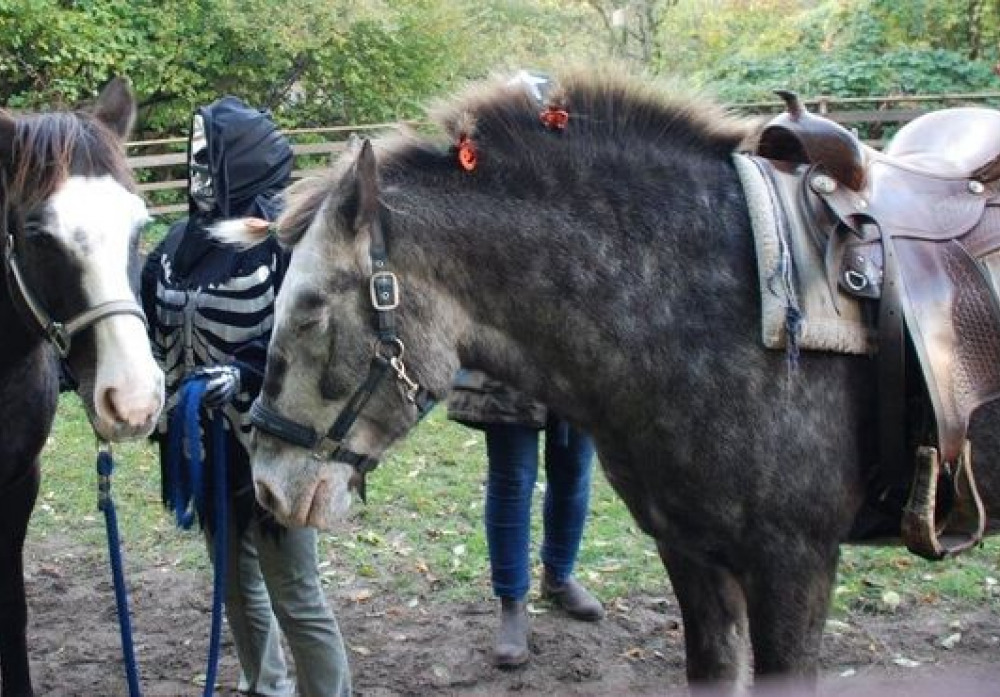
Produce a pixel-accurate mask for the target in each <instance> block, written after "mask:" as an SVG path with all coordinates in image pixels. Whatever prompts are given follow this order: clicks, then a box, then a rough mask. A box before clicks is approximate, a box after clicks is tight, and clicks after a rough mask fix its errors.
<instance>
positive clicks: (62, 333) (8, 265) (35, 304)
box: [0, 211, 146, 359]
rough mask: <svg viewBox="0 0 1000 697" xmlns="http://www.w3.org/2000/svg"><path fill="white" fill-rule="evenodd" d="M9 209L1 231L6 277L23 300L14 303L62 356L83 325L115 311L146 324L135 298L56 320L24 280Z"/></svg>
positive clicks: (9, 288)
mask: <svg viewBox="0 0 1000 697" xmlns="http://www.w3.org/2000/svg"><path fill="white" fill-rule="evenodd" d="M7 222H8V220H7V211H5V212H4V230H3V232H2V235H0V246H2V247H3V265H4V280H5V281H6V283H7V291H8V293H10V296H11V299H12V300H13V299H14V298H15V297H20V298H21V301H22V302H21V303H17V302H15V303H14V305H15V307H17V308H18V310H19V311H20V312H21V315H22V317H23V318H24V321H25V323H26V324H27V325H28V326H29V327H32V328H34V329H36V330H37V331H38V332H39V333H40V334H41V335H42V337H44V338H45V339H46V340H47V341H48V342H49V343H50V344H52V346H53V347H54V348H55V350H56V351H57V352H58V353H59V356H60V358H63V359H65V358H66V357H67V356H69V352H70V349H71V347H72V341H73V337H74V336H75V335H76V334H79V333H80V332H82V331H83V330H84V329H87V328H89V327H92V326H93V325H95V324H97V323H98V322H100V321H101V320H103V319H107V318H108V317H112V316H114V315H135V316H136V317H138V318H139V319H141V320H142V323H143V324H146V315H145V313H144V312H143V311H142V307H140V306H139V304H138V303H137V302H136V301H135V300H132V299H129V300H109V301H107V302H103V303H100V304H98V305H95V306H94V307H89V308H87V309H86V310H84V311H83V312H80V313H79V314H77V315H76V316H75V317H71V318H69V319H67V320H56V319H53V318H52V315H50V314H49V313H48V311H46V309H45V307H44V306H43V305H42V304H41V302H39V300H38V298H37V297H36V295H35V294H34V293H33V292H32V291H31V288H30V287H29V286H28V284H27V282H26V281H25V278H24V274H23V273H22V272H21V266H20V265H19V264H18V262H17V252H16V250H15V249H14V236H13V235H12V234H11V233H10V232H9V231H8V230H7Z"/></svg>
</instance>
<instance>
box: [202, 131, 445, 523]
mask: <svg viewBox="0 0 1000 697" xmlns="http://www.w3.org/2000/svg"><path fill="white" fill-rule="evenodd" d="M356 153H357V154H356V157H353V155H354V153H351V154H349V155H348V156H346V157H345V158H344V159H343V160H342V161H341V163H340V166H339V167H338V168H336V169H335V170H334V172H333V173H332V174H331V176H330V177H322V178H315V179H312V180H304V181H302V182H299V183H298V184H296V185H294V186H293V187H292V188H291V189H290V191H289V193H288V206H287V208H286V210H285V213H284V214H283V216H282V217H281V218H280V219H279V221H278V235H279V237H280V239H281V240H282V241H283V242H284V243H285V244H290V245H293V253H292V255H291V262H290V265H289V268H288V271H287V273H286V275H285V280H284V283H283V285H282V287H281V290H280V292H279V294H278V298H277V303H276V309H275V312H276V317H275V324H274V332H273V334H272V338H271V345H270V348H269V351H268V359H267V369H266V374H265V378H264V386H263V390H262V393H261V396H260V398H259V399H258V400H257V402H256V403H255V404H254V408H253V411H252V412H251V416H252V418H253V422H254V425H255V426H256V430H255V434H254V445H253V454H252V460H253V474H254V482H255V486H256V491H257V498H258V500H259V501H260V502H261V504H262V505H264V506H265V507H266V508H268V509H269V510H271V511H272V512H273V513H274V514H275V516H276V517H277V518H278V519H279V520H280V521H282V522H284V523H287V524H292V525H308V526H314V527H319V528H328V527H330V526H331V525H332V524H333V523H334V521H335V520H336V519H337V518H339V517H340V516H341V515H342V514H343V513H344V512H345V511H346V510H347V508H348V507H349V505H350V502H351V498H352V497H351V493H352V491H357V492H358V493H360V494H361V495H362V497H363V496H364V476H365V474H366V473H367V471H368V470H370V469H371V468H372V467H374V466H375V464H376V463H377V462H378V459H379V458H380V457H381V455H382V454H383V453H384V451H385V450H386V449H387V448H388V447H389V445H390V444H392V443H393V442H394V441H396V440H397V439H399V438H400V437H402V436H403V435H404V434H405V433H406V432H407V431H408V430H409V429H410V428H411V427H412V426H413V425H414V424H416V422H417V421H418V420H419V418H420V416H421V415H422V414H423V413H425V411H426V410H427V409H429V407H430V406H431V405H432V404H433V399H432V398H431V396H430V395H431V390H428V389H426V388H425V387H426V386H429V385H430V384H434V385H435V389H433V392H435V393H440V392H443V391H444V389H446V387H447V385H448V383H449V382H450V378H451V377H452V376H453V375H454V372H455V369H456V367H457V365H456V362H453V361H451V360H450V359H448V358H445V359H444V360H442V355H443V352H441V351H434V350H430V349H431V347H432V346H434V345H435V342H437V341H441V339H440V338H437V339H435V338H434V337H431V336H429V335H428V330H427V327H426V326H423V327H420V328H418V327H417V326H416V325H417V324H418V322H417V321H416V318H415V315H416V314H423V310H424V309H425V308H426V307H427V305H426V303H427V300H426V298H422V297H419V296H421V295H423V293H422V292H420V291H416V290H415V285H410V283H411V280H412V279H411V278H408V277H407V276H406V271H407V269H406V268H404V264H403V263H402V257H401V255H398V256H397V252H398V251H399V247H398V246H397V245H394V244H393V242H394V240H393V239H391V238H390V239H389V240H388V242H389V245H388V250H387V248H386V239H385V237H384V236H383V230H382V225H383V224H384V221H385V220H386V219H387V218H386V215H385V213H386V212H385V211H384V210H382V211H381V214H380V204H379V190H378V186H379V184H378V177H377V174H376V166H375V156H374V152H373V149H372V145H371V143H370V142H368V141H364V143H363V144H361V145H360V146H359V147H358V148H356ZM216 234H217V236H219V237H221V238H222V239H228V240H230V241H233V240H234V239H235V240H241V241H243V242H247V241H252V240H253V239H254V238H255V235H256V236H257V237H258V238H259V236H261V235H266V234H267V231H266V228H264V227H258V228H257V229H256V231H253V230H251V229H249V228H246V227H241V226H238V225H237V226H232V227H227V226H223V227H220V228H219V229H218V230H216ZM387 236H388V235H387ZM394 262H395V263H394ZM392 269H397V270H399V271H400V278H401V279H402V280H397V278H396V276H395V274H394V273H393V271H392ZM414 283H416V281H414ZM404 285H405V287H403V286H404ZM408 293H409V294H408ZM408 320H409V321H408ZM420 324H424V323H420ZM438 348H439V347H438ZM431 354H434V356H436V357H432V355H431ZM418 364H419V365H418Z"/></svg>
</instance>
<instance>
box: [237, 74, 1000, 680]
mask: <svg viewBox="0 0 1000 697" xmlns="http://www.w3.org/2000/svg"><path fill="white" fill-rule="evenodd" d="M560 85H561V89H562V90H563V99H564V102H563V103H564V104H565V105H566V111H567V112H568V122H566V123H565V127H560V125H559V123H558V120H559V119H558V118H549V117H546V118H541V119H540V114H539V107H538V105H537V104H536V103H535V101H534V100H533V99H532V98H531V97H530V96H529V95H528V93H527V92H526V91H525V90H523V89H522V88H521V87H519V86H508V85H505V84H504V83H502V82H499V81H496V82H489V83H486V84H483V85H477V86H475V87H474V88H472V89H471V90H470V91H469V92H468V93H466V94H464V95H462V96H461V97H460V98H458V99H457V100H455V101H454V102H452V103H450V104H448V105H445V106H443V107H442V108H441V109H440V110H439V112H438V114H437V121H438V123H439V124H440V125H441V126H442V127H443V129H444V130H445V131H446V133H447V134H448V138H449V140H448V141H446V142H440V141H438V140H433V139H426V138H421V137H417V136H408V137H402V138H400V137H391V138H384V139H379V140H376V141H374V142H366V143H364V144H363V145H362V146H361V147H360V148H359V149H356V150H355V152H353V153H352V154H349V155H347V156H345V157H344V158H343V159H342V161H341V162H340V163H339V164H338V165H337V166H336V167H335V169H334V171H333V172H332V173H331V174H330V175H329V176H328V177H326V178H320V179H316V180H307V181H304V182H301V183H300V184H298V185H297V186H296V187H295V188H294V189H293V191H292V192H291V194H290V198H289V202H288V208H287V210H286V213H285V215H284V217H283V218H282V220H281V221H280V222H279V235H280V236H281V237H282V239H283V240H284V241H285V242H286V243H288V244H290V245H292V246H293V248H294V252H293V255H292V261H291V267H290V269H289V271H288V275H287V277H286V281H285V285H284V286H283V288H282V290H281V293H280V295H279V297H278V302H277V320H276V325H275V330H274V335H273V340H272V344H271V350H270V355H269V360H268V366H267V374H266V380H265V385H264V390H263V395H262V397H261V399H260V401H259V402H258V405H257V408H256V413H255V423H257V425H258V427H259V428H258V432H257V434H256V446H255V450H254V455H253V466H254V478H255V481H256V486H257V492H258V497H259V499H260V501H261V502H262V503H263V504H264V505H265V506H266V507H268V508H269V509H271V510H272V511H273V512H274V513H275V514H276V515H277V516H278V518H279V519H280V520H281V521H283V522H286V523H289V524H295V525H315V526H318V527H329V526H331V525H333V521H334V519H335V518H336V517H337V516H338V515H339V514H340V513H342V512H343V510H344V509H345V508H346V507H347V506H348V504H349V501H350V498H351V496H350V491H351V489H352V488H359V486H360V485H361V484H362V483H363V476H364V472H365V471H367V469H369V468H370V467H371V466H372V465H373V464H374V462H375V461H376V460H377V459H378V458H379V457H381V456H382V454H383V453H384V452H385V450H386V448H388V447H389V446H390V445H391V444H393V443H394V442H395V441H397V440H398V439H399V438H401V437H403V436H404V435H405V434H406V433H407V432H408V431H409V430H410V429H411V428H413V426H414V425H415V424H416V422H417V421H418V418H419V416H420V413H421V408H420V406H421V401H422V398H423V397H426V396H427V395H431V396H435V397H438V398H440V397H441V396H442V395H444V394H445V393H446V391H447V390H448V387H449V384H450V382H451V380H452V377H453V376H454V374H455V372H456V370H457V369H458V367H459V366H460V365H463V366H468V367H473V368H480V369H483V370H486V371H487V372H489V373H490V374H492V375H494V376H496V377H497V378H499V379H501V380H503V381H505V382H508V383H510V384H512V385H514V386H516V387H517V388H519V389H521V390H523V391H525V392H527V393H529V394H531V395H534V396H536V397H538V398H540V399H541V400H542V401H544V402H546V403H548V404H550V405H551V406H552V407H553V408H554V409H555V410H556V411H558V412H559V413H561V414H565V415H567V416H568V417H569V418H570V419H571V420H572V421H574V422H575V423H577V424H578V425H580V426H581V427H583V428H584V429H585V430H587V431H589V432H590V433H592V434H593V436H594V439H595V441H596V443H597V447H598V451H599V456H600V460H601V464H602V465H603V468H604V472H605V474H606V476H607V479H608V481H609V482H610V483H611V484H612V486H613V487H614V488H615V490H616V491H617V492H618V493H619V494H620V495H621V497H622V499H623V500H624V501H625V503H626V504H627V506H628V508H629V510H630V511H631V513H632V515H633V516H634V517H635V520H636V521H637V523H638V524H639V526H640V527H641V528H642V530H643V531H645V532H646V533H647V534H649V535H651V536H652V537H653V538H654V539H655V540H656V544H657V547H658V549H659V552H660V556H661V558H662V560H663V563H664V565H665V566H666V569H667V572H668V574H669V576H670V580H671V582H672V584H673V588H674V591H675V592H676V595H677V598H678V600H679V603H680V607H681V610H682V613H683V619H684V630H685V640H686V648H687V670H688V676H689V678H690V679H691V680H692V681H706V682H707V681H719V682H723V683H728V684H730V685H731V686H732V685H738V684H740V683H741V682H742V681H743V680H744V679H745V678H746V677H747V673H748V671H749V666H750V660H751V656H750V649H751V648H752V652H753V656H752V661H753V669H754V671H755V673H756V675H757V676H768V675H774V674H792V675H796V676H798V677H800V678H802V679H803V680H805V681H806V682H812V681H813V679H814V677H815V671H816V665H817V657H818V654H819V651H820V642H821V636H822V631H823V626H824V621H825V619H826V616H827V610H828V606H829V602H830V593H831V584H832V583H833V580H834V574H835V570H836V565H837V560H838V547H839V545H840V544H841V543H842V542H844V541H846V540H847V539H848V536H849V532H850V530H851V528H852V524H853V522H854V520H855V516H856V514H857V513H858V511H859V509H860V507H861V505H862V501H863V499H864V496H865V482H866V481H867V479H868V476H869V474H870V473H871V471H872V468H873V466H874V465H875V461H874V457H875V456H874V453H875V451H876V440H877V439H876V432H875V429H874V424H875V417H876V409H875V401H874V395H873V385H874V384H875V381H876V370H875V363H874V361H873V360H872V359H869V358H867V357H864V356H860V357H859V356H846V355H835V354H831V353H818V352H813V353H808V352H804V353H803V354H802V355H801V357H800V360H799V364H798V366H797V368H795V369H794V370H791V371H790V370H789V365H788V363H787V358H786V356H785V354H784V353H782V352H776V351H769V350H766V349H764V348H763V347H762V345H761V340H760V312H761V308H760V300H759V291H758V281H757V268H756V264H755V257H754V247H753V240H752V239H751V231H750V222H749V219H748V209H747V204H746V201H745V199H744V195H743V192H742V189H741V186H740V182H739V180H738V177H737V173H736V171H735V169H734V165H733V162H732V159H731V156H732V154H733V152H734V150H736V149H737V148H739V147H740V146H741V144H742V143H744V142H745V139H746V138H747V137H748V136H749V135H751V133H752V131H753V125H752V124H751V123H750V122H747V121H743V120H739V119H736V118H734V117H731V116H728V115H726V114H725V113H724V112H723V111H722V110H721V109H719V108H718V107H716V106H714V105H712V104H711V103H708V102H705V101H699V100H693V99H690V98H687V97H684V96H677V95H672V94H670V93H668V92H667V91H665V90H660V89H657V88H656V87H654V86H650V85H648V84H646V83H640V82H638V81H630V80H628V79H626V78H622V77H617V76H614V75H596V76H595V75H592V74H591V75H582V74H569V75H565V76H562V77H561V79H560ZM221 232H226V231H221ZM228 232H232V233H234V234H239V231H235V230H229V231H228ZM250 232H251V231H250V230H249V229H247V230H244V231H243V234H244V240H248V239H252V238H253V237H254V236H255V235H256V236H257V237H259V235H260V234H262V230H261V229H260V228H257V230H256V232H255V235H254V234H250ZM397 301H398V307H397V306H396V305H397ZM983 416H984V418H985V419H986V420H988V423H986V422H985V421H984V420H983V419H982V418H981V419H979V420H977V422H976V424H975V425H974V427H973V432H972V438H973V442H974V448H975V452H976V466H977V471H978V472H979V473H980V475H981V479H984V481H983V482H982V483H981V488H982V491H983V494H984V498H985V499H986V503H987V506H988V507H989V509H990V510H991V511H992V512H993V513H994V515H995V514H996V511H998V510H1000V499H998V492H1000V488H998V486H997V482H996V480H995V477H994V478H991V475H992V474H993V472H995V470H996V468H997V466H998V462H997V457H996V453H998V452H1000V448H998V445H1000V444H998V443H997V440H996V439H997V429H996V427H995V425H996V424H997V415H996V413H995V412H989V413H985V414H984V415H983ZM331 424H335V425H334V426H333V428H331Z"/></svg>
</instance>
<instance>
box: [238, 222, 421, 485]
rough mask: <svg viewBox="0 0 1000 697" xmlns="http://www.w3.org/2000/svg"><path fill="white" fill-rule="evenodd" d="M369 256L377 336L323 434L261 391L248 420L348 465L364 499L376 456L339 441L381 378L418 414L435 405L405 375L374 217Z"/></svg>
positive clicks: (394, 293) (390, 281)
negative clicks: (360, 377)
mask: <svg viewBox="0 0 1000 697" xmlns="http://www.w3.org/2000/svg"><path fill="white" fill-rule="evenodd" d="M369 256H370V258H371V262H372V275H371V276H370V277H369V280H368V287H369V297H370V298H371V303H372V308H373V309H374V310H375V318H376V322H375V330H376V334H377V337H378V338H377V339H376V341H375V343H374V346H373V350H372V359H371V362H370V363H369V365H368V375H367V376H366V377H365V379H364V381H363V382H362V383H361V384H360V385H358V388H357V389H356V390H354V393H353V394H352V395H351V398H350V399H349V400H347V404H345V405H344V407H343V409H341V410H340V413H339V414H338V415H337V418H336V419H335V420H334V422H333V425H332V426H331V427H330V428H329V429H327V431H326V432H325V433H319V432H317V431H316V430H315V429H313V428H312V427H311V426H307V425H304V424H301V423H299V422H297V421H293V420H292V419H289V418H287V417H285V416H283V415H282V414H281V413H280V412H278V410H276V409H274V408H273V407H269V406H268V405H267V403H266V402H265V401H264V399H263V395H261V396H259V397H257V399H256V400H254V403H253V405H252V406H251V407H250V421H251V422H252V423H253V425H254V426H256V427H257V428H259V429H260V430H261V431H263V432H265V433H267V434H269V435H271V436H274V437H275V438H278V439H280V440H283V441H285V442H286V443H291V444H292V445H297V446H299V447H301V448H306V449H307V450H311V451H312V456H313V458H314V459H316V460H323V461H329V460H336V461H338V462H344V463H346V464H349V465H351V466H352V467H353V468H354V470H355V472H357V474H358V475H359V477H360V483H359V488H358V493H359V494H360V495H361V498H362V500H363V499H364V498H365V475H367V474H368V472H370V471H372V470H373V469H375V467H377V466H378V459H377V458H373V457H371V456H369V455H362V454H360V453H356V452H354V451H353V450H351V449H349V448H345V447H344V446H343V445H342V444H343V441H344V439H345V438H346V437H347V433H348V431H350V429H351V427H352V426H353V425H354V423H355V422H356V421H357V420H358V417H359V416H360V415H361V412H362V410H363V409H364V408H365V405H367V404H368V400H370V399H371V397H372V395H374V394H375V390H376V389H378V386H379V385H380V384H381V383H382V380H383V379H384V378H385V377H386V375H388V374H389V372H390V371H392V372H394V373H395V375H396V379H397V380H398V381H399V382H401V383H403V385H404V386H405V390H406V399H407V401H408V402H410V403H412V404H414V405H416V407H417V409H418V410H419V412H420V415H421V416H423V415H424V414H426V413H427V412H428V411H430V409H431V407H433V406H434V398H433V397H432V396H431V394H430V392H429V391H428V390H427V389H426V388H423V387H421V386H420V385H418V384H417V383H416V382H414V381H413V380H412V379H411V378H410V376H409V375H408V374H407V372H406V366H405V365H404V364H403V351H404V346H403V342H402V340H401V339H400V338H399V336H398V335H397V333H396V315H395V310H396V308H398V307H399V300H400V293H399V280H398V279H397V278H396V274H394V273H393V272H392V271H389V269H388V258H387V255H386V249H385V238H384V236H383V234H382V227H381V225H380V224H379V221H378V216H376V218H375V221H374V222H373V223H372V227H371V245H370V249H369Z"/></svg>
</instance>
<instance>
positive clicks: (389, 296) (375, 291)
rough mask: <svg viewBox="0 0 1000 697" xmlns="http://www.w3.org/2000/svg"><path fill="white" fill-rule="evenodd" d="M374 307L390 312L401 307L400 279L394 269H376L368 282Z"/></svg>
mask: <svg viewBox="0 0 1000 697" xmlns="http://www.w3.org/2000/svg"><path fill="white" fill-rule="evenodd" d="M368 288H369V291H370V292H371V299H372V307H374V308H375V309H376V310H378V311H379V312H388V311H389V310H395V309H396V308H397V307H399V281H398V279H397V278H396V274H394V273H393V272H392V271H376V272H375V273H373V274H372V276H371V279H370V281H369V284H368Z"/></svg>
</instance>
